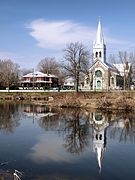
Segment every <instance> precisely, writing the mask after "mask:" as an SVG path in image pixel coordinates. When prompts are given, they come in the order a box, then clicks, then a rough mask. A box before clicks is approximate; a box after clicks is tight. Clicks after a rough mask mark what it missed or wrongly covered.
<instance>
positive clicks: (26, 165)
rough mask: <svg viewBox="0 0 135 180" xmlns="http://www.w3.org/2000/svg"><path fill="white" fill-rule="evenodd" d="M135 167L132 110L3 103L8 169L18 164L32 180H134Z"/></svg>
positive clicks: (0, 150) (1, 145) (1, 155)
mask: <svg viewBox="0 0 135 180" xmlns="http://www.w3.org/2000/svg"><path fill="white" fill-rule="evenodd" d="M2 163H5V164H4V165H3V164H2ZM134 168H135V114H133V113H132V114H131V113H129V114H123V113H117V114H115V113H111V112H110V113H101V112H90V111H80V110H79V111H77V110H73V109H71V110H64V109H61V110H58V109H49V108H47V107H44V106H34V105H30V104H13V103H12V104H0V169H2V170H4V171H5V170H8V171H9V172H11V173H13V172H14V170H15V169H17V170H19V171H21V172H23V177H22V179H32V180H36V179H42V180H43V179H44V180H46V179H51V180H53V179H54V180H56V179H57V180H58V179H60V180H62V179H66V180H67V179H71V180H72V179H73V180H79V179H83V180H84V179H89V180H90V179H91V180H98V179H103V180H108V179H109V180H124V179H125V180H127V179H129V180H133V179H135V169H134Z"/></svg>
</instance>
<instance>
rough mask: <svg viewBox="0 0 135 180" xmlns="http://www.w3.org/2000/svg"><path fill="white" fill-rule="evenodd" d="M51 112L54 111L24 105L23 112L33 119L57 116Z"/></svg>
mask: <svg viewBox="0 0 135 180" xmlns="http://www.w3.org/2000/svg"><path fill="white" fill-rule="evenodd" d="M51 111H52V109H51V107H48V106H41V105H33V104H28V105H24V109H23V112H24V113H25V114H26V115H27V116H28V117H33V118H42V117H50V116H53V115H55V114H56V113H52V112H51Z"/></svg>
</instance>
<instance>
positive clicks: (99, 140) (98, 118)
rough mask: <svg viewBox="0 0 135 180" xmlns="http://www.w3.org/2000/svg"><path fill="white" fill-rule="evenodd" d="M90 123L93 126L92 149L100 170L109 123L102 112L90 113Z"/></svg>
mask: <svg viewBox="0 0 135 180" xmlns="http://www.w3.org/2000/svg"><path fill="white" fill-rule="evenodd" d="M90 116H91V117H90V121H89V122H90V124H91V125H92V127H93V151H94V152H96V156H97V161H98V166H99V172H101V166H102V159H103V156H104V151H105V147H106V130H107V127H108V126H109V123H108V121H107V119H106V118H105V116H103V114H102V113H99V112H94V113H91V114H90Z"/></svg>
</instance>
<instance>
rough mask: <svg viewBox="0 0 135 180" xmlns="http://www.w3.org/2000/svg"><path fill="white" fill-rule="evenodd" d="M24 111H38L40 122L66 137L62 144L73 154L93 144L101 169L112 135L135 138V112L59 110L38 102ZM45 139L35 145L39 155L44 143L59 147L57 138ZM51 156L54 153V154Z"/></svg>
mask: <svg viewBox="0 0 135 180" xmlns="http://www.w3.org/2000/svg"><path fill="white" fill-rule="evenodd" d="M24 113H25V114H27V116H29V117H32V116H33V114H34V116H35V117H37V120H38V124H39V126H40V127H42V128H43V129H45V130H46V131H55V133H58V135H59V136H58V137H62V139H63V141H62V142H61V143H62V144H59V146H61V145H62V146H63V147H64V148H65V149H66V150H67V151H68V152H69V153H71V154H72V155H73V154H81V153H82V152H84V151H85V150H86V148H87V149H89V147H91V145H92V148H91V149H92V151H93V152H94V153H95V154H96V159H97V164H98V167H99V172H101V169H102V164H103V157H104V156H105V149H106V147H107V139H108V138H109V139H110V138H112V139H116V140H118V142H121V141H122V142H123V141H124V142H126V141H129V140H131V141H134V142H135V134H134V129H135V121H134V116H133V114H121V113H120V114H115V113H110V112H109V113H103V112H98V111H95V112H89V111H78V110H73V109H72V110H71V109H70V110H69V109H61V110H60V112H59V111H58V110H55V111H54V110H52V109H51V108H49V107H45V106H34V105H25V106H24ZM107 136H108V137H107ZM45 143H47V142H46V141H44V140H43V141H41V142H40V143H39V142H38V145H35V147H37V146H38V152H37V154H38V157H40V153H39V149H41V148H40V147H50V148H51V146H53V149H54V148H55V147H56V146H55V141H54V140H53V145H51V144H45ZM49 143H51V141H49ZM57 148H58V147H57ZM35 149H36V148H35ZM35 151H36V150H35ZM49 152H50V151H49V150H48V153H49ZM44 153H45V152H44V151H42V157H45V156H46V157H47V156H48V157H49V154H46V155H45V154H44ZM54 153H55V152H54ZM35 154H36V152H35ZM43 154H44V155H43ZM32 157H33V156H32ZM51 157H53V156H52V155H51ZM42 159H43V158H42Z"/></svg>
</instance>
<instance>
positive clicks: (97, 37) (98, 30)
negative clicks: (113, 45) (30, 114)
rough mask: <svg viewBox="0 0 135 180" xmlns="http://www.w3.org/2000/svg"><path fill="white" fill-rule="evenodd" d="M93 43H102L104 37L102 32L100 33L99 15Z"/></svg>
mask: <svg viewBox="0 0 135 180" xmlns="http://www.w3.org/2000/svg"><path fill="white" fill-rule="evenodd" d="M95 44H96V45H103V44H104V37H103V33H102V27H101V20H100V17H99V21H98V28H97V36H96V42H95Z"/></svg>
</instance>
